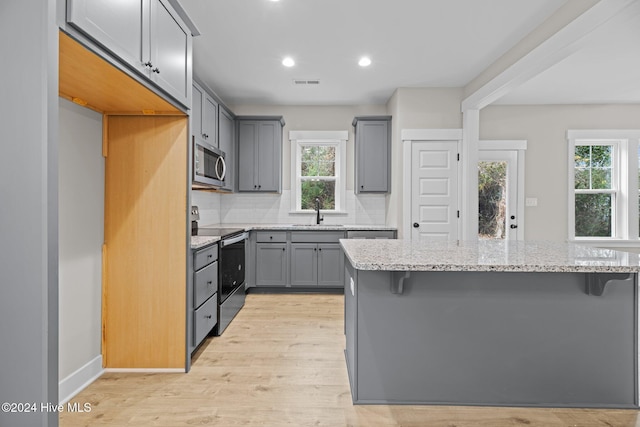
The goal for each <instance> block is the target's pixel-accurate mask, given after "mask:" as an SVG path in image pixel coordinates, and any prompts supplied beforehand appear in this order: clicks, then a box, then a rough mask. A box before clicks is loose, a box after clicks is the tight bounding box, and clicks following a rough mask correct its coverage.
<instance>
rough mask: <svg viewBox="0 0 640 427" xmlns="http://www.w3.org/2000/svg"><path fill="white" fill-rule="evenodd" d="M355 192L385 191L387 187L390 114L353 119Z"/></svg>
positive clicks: (388, 176) (389, 181)
mask: <svg viewBox="0 0 640 427" xmlns="http://www.w3.org/2000/svg"><path fill="white" fill-rule="evenodd" d="M353 126H354V127H355V157H356V159H355V192H356V193H388V192H389V189H390V188H391V116H364V117H356V118H354V119H353Z"/></svg>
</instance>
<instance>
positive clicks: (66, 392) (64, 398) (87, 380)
mask: <svg viewBox="0 0 640 427" xmlns="http://www.w3.org/2000/svg"><path fill="white" fill-rule="evenodd" d="M103 373H104V369H102V355H100V356H97V357H96V358H94V359H93V360H90V361H89V362H88V363H87V364H85V365H84V366H83V367H81V368H80V369H78V370H77V371H75V372H74V373H72V374H71V375H69V376H68V377H66V378H64V379H63V380H62V381H60V382H59V383H58V400H59V401H60V404H61V405H64V404H65V403H67V402H68V401H69V400H71V399H72V398H73V397H74V396H75V395H76V394H78V393H80V392H81V391H82V390H84V389H85V388H86V387H87V386H88V385H89V384H91V383H92V382H94V381H95V380H96V379H98V377H100V375H102V374H103Z"/></svg>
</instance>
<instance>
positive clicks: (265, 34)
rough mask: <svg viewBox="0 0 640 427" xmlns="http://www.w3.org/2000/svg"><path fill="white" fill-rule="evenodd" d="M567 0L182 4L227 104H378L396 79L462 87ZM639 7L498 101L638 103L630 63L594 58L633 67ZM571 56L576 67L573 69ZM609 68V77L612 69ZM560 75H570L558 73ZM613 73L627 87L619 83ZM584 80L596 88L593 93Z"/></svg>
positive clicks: (204, 67)
mask: <svg viewBox="0 0 640 427" xmlns="http://www.w3.org/2000/svg"><path fill="white" fill-rule="evenodd" d="M565 1H566V0H536V1H531V0H280V1H279V2H272V1H269V0H180V3H181V4H182V5H183V7H184V9H185V10H186V11H187V13H188V14H189V16H190V17H191V19H192V20H193V21H194V22H195V24H196V26H197V27H198V28H199V29H200V32H201V33H202V34H201V35H200V36H198V37H196V38H195V39H194V45H193V46H194V47H193V60H194V72H195V74H196V76H198V78H199V79H200V80H202V81H203V82H204V83H205V84H207V85H208V86H209V87H211V88H212V89H213V90H215V91H216V93H217V94H218V95H219V96H220V97H221V98H222V99H223V100H224V101H225V102H226V103H229V104H270V105H357V104H384V103H386V102H387V100H388V99H389V97H390V96H391V95H392V93H393V91H394V90H395V89H396V88H398V87H463V86H465V85H466V84H467V83H469V82H470V81H471V80H472V79H473V78H475V77H476V76H477V75H478V74H479V73H481V72H482V71H483V70H484V69H485V68H487V67H488V66H489V65H490V64H491V63H493V62H494V61H495V60H496V59H498V58H499V57H500V56H501V55H502V54H504V53H505V52H506V51H507V50H508V49H509V48H511V47H512V46H513V45H514V44H516V43H517V42H518V41H519V40H521V39H522V38H523V37H524V36H525V35H526V34H528V33H529V32H531V31H532V30H533V29H534V28H536V27H537V26H538V25H540V24H541V23H542V22H543V21H544V20H545V19H546V18H548V17H549V16H550V15H552V14H553V13H554V12H555V11H556V10H557V9H558V8H559V7H560V6H562V5H563V4H564V3H565ZM636 18H637V17H636ZM636 18H632V19H626V21H631V24H635V27H634V26H633V25H627V26H624V29H623V27H620V28H619V29H617V30H615V31H607V32H605V34H607V36H610V37H612V38H611V39H609V40H608V41H605V42H602V41H599V38H597V37H594V41H593V45H594V48H593V49H594V51H593V52H591V53H589V48H586V47H585V49H584V50H582V51H580V52H578V53H576V54H574V55H573V56H571V57H570V58H567V59H565V60H564V61H563V62H562V63H560V64H558V65H556V66H554V67H552V68H550V69H549V70H547V71H546V72H544V73H542V74H541V75H539V76H538V77H536V78H534V79H532V80H531V81H530V82H528V83H527V84H525V85H523V86H522V87H521V88H519V89H517V90H516V91H514V92H512V93H511V94H509V95H507V96H506V97H504V98H502V99H501V100H500V103H515V104H519V103H533V102H535V103H556V102H560V103H563V102H564V103H574V102H575V99H580V100H583V101H582V102H599V100H600V99H601V98H602V97H603V96H610V97H611V96H615V97H616V99H617V100H622V99H626V101H625V102H640V85H639V84H638V80H640V79H638V78H635V79H634V78H633V76H632V74H633V73H632V72H631V71H630V72H629V73H627V74H626V75H625V76H624V78H621V77H620V73H619V71H620V70H619V69H618V70H616V67H615V66H612V65H611V63H610V62H608V63H606V64H603V65H600V62H601V61H594V55H595V58H604V57H605V55H608V56H607V57H610V56H614V57H615V58H616V60H617V61H625V63H624V68H625V69H629V70H633V71H637V70H638V69H639V68H638V65H640V51H639V49H638V48H636V46H634V44H637V41H640V37H638V34H639V33H638V31H639V29H640V25H638V23H637V21H635V19H636ZM612 33H617V35H612ZM612 46H613V47H615V48H612ZM362 55H368V56H370V57H371V59H372V61H373V64H372V65H371V66H370V67H368V68H365V69H363V68H361V67H359V66H358V65H357V61H358V59H359V58H360V57H361V56H362ZM285 56H292V57H293V58H294V59H295V60H296V65H295V66H294V67H292V68H285V67H284V66H282V64H281V61H282V58H283V57H285ZM616 63H618V64H619V63H621V62H616ZM585 64H589V65H590V66H585ZM593 64H598V66H593ZM634 64H635V65H634ZM575 67H579V70H580V72H579V73H578V74H576V68H575ZM634 67H635V68H634ZM614 72H616V73H617V74H616V75H617V76H618V78H616V79H615V82H614V81H612V80H611V78H610V76H611V74H612V73H614ZM592 74H593V75H592ZM636 74H637V73H636ZM567 76H569V80H568V81H567V80H562V79H566V77H567ZM576 76H579V77H576ZM294 79H319V80H320V84H319V85H317V86H309V85H306V86H296V85H294V84H293V80H294ZM594 79H595V80H597V81H598V82H600V83H595V82H594ZM613 83H616V84H617V83H620V84H621V85H622V86H623V88H622V89H615V88H614V84H613ZM558 87H561V88H562V90H558ZM585 87H588V88H591V89H594V91H593V93H594V94H593V95H592V94H591V93H592V92H591V91H587V90H586V89H585ZM595 89H598V90H597V91H595ZM576 96H577V98H576ZM625 97H626V98H625Z"/></svg>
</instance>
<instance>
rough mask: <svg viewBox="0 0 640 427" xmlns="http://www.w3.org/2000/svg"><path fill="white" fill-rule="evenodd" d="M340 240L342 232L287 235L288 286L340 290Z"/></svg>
mask: <svg viewBox="0 0 640 427" xmlns="http://www.w3.org/2000/svg"><path fill="white" fill-rule="evenodd" d="M342 238H344V232H336V231H300V232H295V231H294V232H291V286H300V287H322V288H333V287H336V288H339V287H342V286H343V280H342V274H343V270H344V256H343V255H342V249H341V248H340V244H339V243H338V240H340V239H342Z"/></svg>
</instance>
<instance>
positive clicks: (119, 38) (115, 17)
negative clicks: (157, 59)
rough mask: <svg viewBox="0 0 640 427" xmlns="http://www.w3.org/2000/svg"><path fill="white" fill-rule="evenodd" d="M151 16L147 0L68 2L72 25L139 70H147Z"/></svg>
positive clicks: (80, 0) (69, 19)
mask: <svg viewBox="0 0 640 427" xmlns="http://www.w3.org/2000/svg"><path fill="white" fill-rule="evenodd" d="M149 16H150V11H149V2H148V1H142V0H137V1H118V2H114V1H112V0H67V21H68V22H69V23H70V24H72V25H73V26H74V27H76V28H77V29H79V30H81V31H82V32H83V33H85V34H86V35H88V36H90V37H91V38H92V39H93V40H95V41H97V42H98V43H100V44H101V45H103V46H104V47H106V48H107V49H109V50H110V51H111V52H113V53H114V54H115V55H116V56H118V57H120V58H121V59H123V60H124V61H125V62H127V63H129V64H130V65H132V66H134V68H136V69H138V70H139V71H144V70H145V67H144V61H143V58H142V45H143V28H148V25H149V23H148V22H149ZM143 21H144V22H143Z"/></svg>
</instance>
